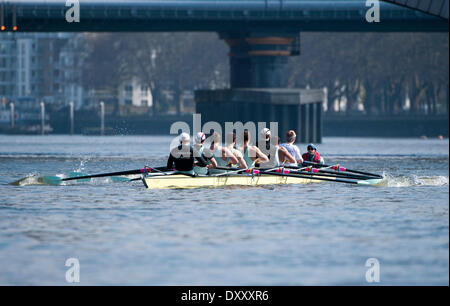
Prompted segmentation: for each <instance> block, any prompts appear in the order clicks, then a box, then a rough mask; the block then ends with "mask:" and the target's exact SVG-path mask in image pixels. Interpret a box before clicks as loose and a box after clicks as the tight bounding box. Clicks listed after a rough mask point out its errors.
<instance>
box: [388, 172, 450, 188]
mask: <svg viewBox="0 0 450 306" xmlns="http://www.w3.org/2000/svg"><path fill="white" fill-rule="evenodd" d="M383 176H384V177H385V186H386V187H417V186H447V185H448V177H447V176H418V175H415V174H413V175H410V176H406V175H398V176H394V175H390V174H384V175H383Z"/></svg>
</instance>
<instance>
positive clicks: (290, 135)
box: [286, 130, 297, 143]
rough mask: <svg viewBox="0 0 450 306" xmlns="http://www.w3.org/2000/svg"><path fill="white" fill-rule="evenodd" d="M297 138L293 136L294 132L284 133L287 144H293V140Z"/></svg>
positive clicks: (295, 135)
mask: <svg viewBox="0 0 450 306" xmlns="http://www.w3.org/2000/svg"><path fill="white" fill-rule="evenodd" d="M296 138H297V134H295V131H293V130H289V131H287V133H286V142H287V143H294V142H295V139H296Z"/></svg>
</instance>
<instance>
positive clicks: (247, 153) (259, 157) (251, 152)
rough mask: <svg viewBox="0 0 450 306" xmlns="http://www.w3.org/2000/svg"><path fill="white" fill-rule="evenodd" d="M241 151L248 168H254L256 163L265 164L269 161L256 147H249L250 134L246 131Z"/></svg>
mask: <svg viewBox="0 0 450 306" xmlns="http://www.w3.org/2000/svg"><path fill="white" fill-rule="evenodd" d="M241 150H242V151H241V152H242V157H243V158H244V160H245V163H246V164H247V167H248V168H253V167H255V163H256V162H262V163H267V162H268V161H269V158H268V157H267V155H266V154H264V153H263V152H261V150H260V149H259V148H258V147H257V146H253V145H250V132H249V131H248V130H244V144H243V146H242V148H241Z"/></svg>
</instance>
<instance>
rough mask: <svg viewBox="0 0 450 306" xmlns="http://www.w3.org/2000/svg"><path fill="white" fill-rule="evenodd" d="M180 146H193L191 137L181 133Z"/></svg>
mask: <svg viewBox="0 0 450 306" xmlns="http://www.w3.org/2000/svg"><path fill="white" fill-rule="evenodd" d="M180 144H182V145H190V144H191V137H190V136H189V134H188V133H181V134H180Z"/></svg>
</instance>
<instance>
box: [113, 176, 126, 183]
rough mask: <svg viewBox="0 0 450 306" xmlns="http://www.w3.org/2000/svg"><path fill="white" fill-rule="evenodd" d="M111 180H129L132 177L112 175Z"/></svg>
mask: <svg viewBox="0 0 450 306" xmlns="http://www.w3.org/2000/svg"><path fill="white" fill-rule="evenodd" d="M111 181H112V182H113V183H121V182H129V181H130V178H128V177H124V176H111Z"/></svg>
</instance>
